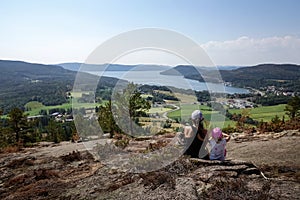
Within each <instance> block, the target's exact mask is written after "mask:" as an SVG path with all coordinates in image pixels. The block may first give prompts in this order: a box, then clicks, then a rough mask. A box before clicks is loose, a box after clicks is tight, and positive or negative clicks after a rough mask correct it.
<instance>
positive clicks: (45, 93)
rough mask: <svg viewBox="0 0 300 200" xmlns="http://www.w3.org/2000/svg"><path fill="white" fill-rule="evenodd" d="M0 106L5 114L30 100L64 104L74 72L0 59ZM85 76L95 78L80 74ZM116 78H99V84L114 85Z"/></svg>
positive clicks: (58, 67) (88, 78)
mask: <svg viewBox="0 0 300 200" xmlns="http://www.w3.org/2000/svg"><path fill="white" fill-rule="evenodd" d="M0 71H1V76H0V83H1V84H0V109H2V110H3V111H4V113H7V112H8V111H9V110H11V109H12V108H13V107H19V108H23V107H24V105H25V104H26V103H27V102H29V101H39V102H41V103H43V104H44V105H58V104H62V103H65V102H66V101H67V99H66V92H67V91H71V90H72V88H73V84H74V80H75V77H76V74H77V72H74V71H71V70H67V69H64V68H62V67H61V66H57V65H43V64H34V63H27V62H22V61H8V60H0ZM82 75H83V76H84V78H85V79H87V80H91V81H97V77H96V76H94V75H90V74H85V73H82ZM117 81H118V79H116V78H108V77H103V78H101V83H99V85H101V86H102V87H103V86H107V87H113V86H114V85H115V84H116V82H117Z"/></svg>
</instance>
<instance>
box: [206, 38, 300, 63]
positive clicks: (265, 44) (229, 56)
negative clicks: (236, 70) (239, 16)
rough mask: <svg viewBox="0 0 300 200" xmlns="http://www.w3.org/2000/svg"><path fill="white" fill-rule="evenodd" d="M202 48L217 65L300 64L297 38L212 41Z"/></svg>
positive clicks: (299, 47) (299, 46)
mask: <svg viewBox="0 0 300 200" xmlns="http://www.w3.org/2000/svg"><path fill="white" fill-rule="evenodd" d="M201 47H202V48H203V49H204V50H205V51H206V52H207V54H208V55H209V56H210V58H211V59H212V61H213V62H214V63H215V64H216V65H255V64H259V63H298V64H299V63H300V38H298V37H295V36H284V37H267V38H260V39H256V38H249V37H247V36H243V37H240V38H237V39H236V40H229V41H210V42H207V43H205V44H202V45H201Z"/></svg>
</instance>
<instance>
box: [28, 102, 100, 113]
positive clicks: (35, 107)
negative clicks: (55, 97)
mask: <svg viewBox="0 0 300 200" xmlns="http://www.w3.org/2000/svg"><path fill="white" fill-rule="evenodd" d="M100 105H102V104H97V103H76V102H75V103H74V104H73V108H95V107H96V106H100ZM25 108H27V109H29V110H28V111H26V114H28V115H29V116H35V115H39V113H40V111H41V110H48V111H49V110H51V109H59V108H61V109H65V110H67V109H70V108H72V102H71V101H70V102H68V103H64V104H62V105H55V106H45V105H43V104H42V103H40V102H37V101H31V102H28V103H27V104H26V105H25Z"/></svg>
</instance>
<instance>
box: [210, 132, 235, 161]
mask: <svg viewBox="0 0 300 200" xmlns="http://www.w3.org/2000/svg"><path fill="white" fill-rule="evenodd" d="M211 135H212V137H211V138H210V139H209V143H210V145H211V150H210V153H209V159H210V160H221V161H224V160H225V157H226V148H225V147H226V143H227V142H228V141H229V140H230V136H229V135H227V134H225V133H222V131H221V129H220V128H218V127H217V128H214V129H213V130H212V133H211Z"/></svg>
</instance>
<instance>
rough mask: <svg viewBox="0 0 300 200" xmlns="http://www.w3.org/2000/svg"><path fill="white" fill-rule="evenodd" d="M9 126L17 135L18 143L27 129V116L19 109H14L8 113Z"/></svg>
mask: <svg viewBox="0 0 300 200" xmlns="http://www.w3.org/2000/svg"><path fill="white" fill-rule="evenodd" d="M8 118H9V124H10V127H11V128H12V130H13V131H14V132H15V134H16V142H19V140H20V137H21V133H22V132H24V131H25V129H26V128H27V125H28V124H27V115H25V114H24V112H23V110H21V109H19V108H13V109H12V110H11V111H10V112H9V113H8Z"/></svg>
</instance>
